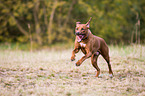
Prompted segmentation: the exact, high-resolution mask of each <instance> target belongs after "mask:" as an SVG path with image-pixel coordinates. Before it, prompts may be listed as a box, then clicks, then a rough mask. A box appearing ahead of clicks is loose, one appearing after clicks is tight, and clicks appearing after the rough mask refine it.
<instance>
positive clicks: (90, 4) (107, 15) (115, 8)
mask: <svg viewBox="0 0 145 96" xmlns="http://www.w3.org/2000/svg"><path fill="white" fill-rule="evenodd" d="M144 6H145V1H144V0H0V42H1V43H3V42H18V43H27V42H29V41H30V40H31V41H33V42H34V43H36V44H38V45H48V44H49V45H50V44H55V43H58V42H60V43H62V42H68V43H69V42H72V41H74V39H75V35H74V29H75V22H77V21H80V22H81V23H86V22H87V21H88V20H89V18H90V17H92V21H91V23H90V29H91V31H92V33H93V34H94V35H97V36H100V37H102V38H104V39H105V40H106V42H107V43H126V44H129V43H144V42H145V27H144V26H145V7H144Z"/></svg>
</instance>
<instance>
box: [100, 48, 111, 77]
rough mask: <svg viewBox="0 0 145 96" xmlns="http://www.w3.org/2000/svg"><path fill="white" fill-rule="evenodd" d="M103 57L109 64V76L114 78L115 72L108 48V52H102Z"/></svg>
mask: <svg viewBox="0 0 145 96" xmlns="http://www.w3.org/2000/svg"><path fill="white" fill-rule="evenodd" d="M101 55H102V56H103V58H104V59H105V60H106V62H107V64H108V68H109V76H110V77H113V71H112V68H111V64H110V58H109V50H108V48H107V49H106V50H103V51H101Z"/></svg>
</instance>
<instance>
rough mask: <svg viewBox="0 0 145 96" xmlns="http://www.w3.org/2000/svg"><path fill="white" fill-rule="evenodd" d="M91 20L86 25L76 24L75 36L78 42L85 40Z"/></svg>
mask: <svg viewBox="0 0 145 96" xmlns="http://www.w3.org/2000/svg"><path fill="white" fill-rule="evenodd" d="M91 19H92V17H91V18H90V20H89V21H88V22H87V23H86V24H81V22H76V29H75V35H76V36H77V41H78V42H81V41H82V40H84V39H86V38H87V36H88V29H89V25H90V21H91Z"/></svg>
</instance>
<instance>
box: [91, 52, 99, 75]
mask: <svg viewBox="0 0 145 96" xmlns="http://www.w3.org/2000/svg"><path fill="white" fill-rule="evenodd" d="M98 56H99V52H96V53H94V54H93V55H92V56H91V62H92V65H93V66H94V68H95V69H96V70H97V74H96V77H99V74H100V68H99V67H98V65H97V59H98Z"/></svg>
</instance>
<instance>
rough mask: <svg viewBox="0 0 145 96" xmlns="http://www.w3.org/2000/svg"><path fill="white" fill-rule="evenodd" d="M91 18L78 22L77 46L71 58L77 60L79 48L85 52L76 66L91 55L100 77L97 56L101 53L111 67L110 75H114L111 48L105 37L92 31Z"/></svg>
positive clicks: (76, 31)
mask: <svg viewBox="0 0 145 96" xmlns="http://www.w3.org/2000/svg"><path fill="white" fill-rule="evenodd" d="M90 21H91V18H90V20H89V21H88V22H87V23H86V24H81V23H80V22H76V29H75V35H76V39H75V47H74V50H73V51H72V56H71V60H72V61H74V60H75V53H78V52H79V50H80V49H81V51H82V52H83V53H84V54H85V56H83V57H82V58H81V59H80V60H78V62H77V63H76V66H80V65H81V64H82V62H83V61H84V60H86V59H87V58H89V57H91V63H92V65H93V66H94V67H95V69H96V70H97V74H96V77H100V75H99V74H100V68H99V67H98V65H97V58H98V56H99V55H100V54H101V55H102V56H103V58H104V59H105V60H106V62H107V63H108V68H109V76H110V77H113V72H112V69H111V65H110V58H109V48H108V46H107V44H106V42H105V41H104V39H102V38H100V37H97V36H95V35H93V34H92V33H91V31H90V30H89V25H90Z"/></svg>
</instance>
